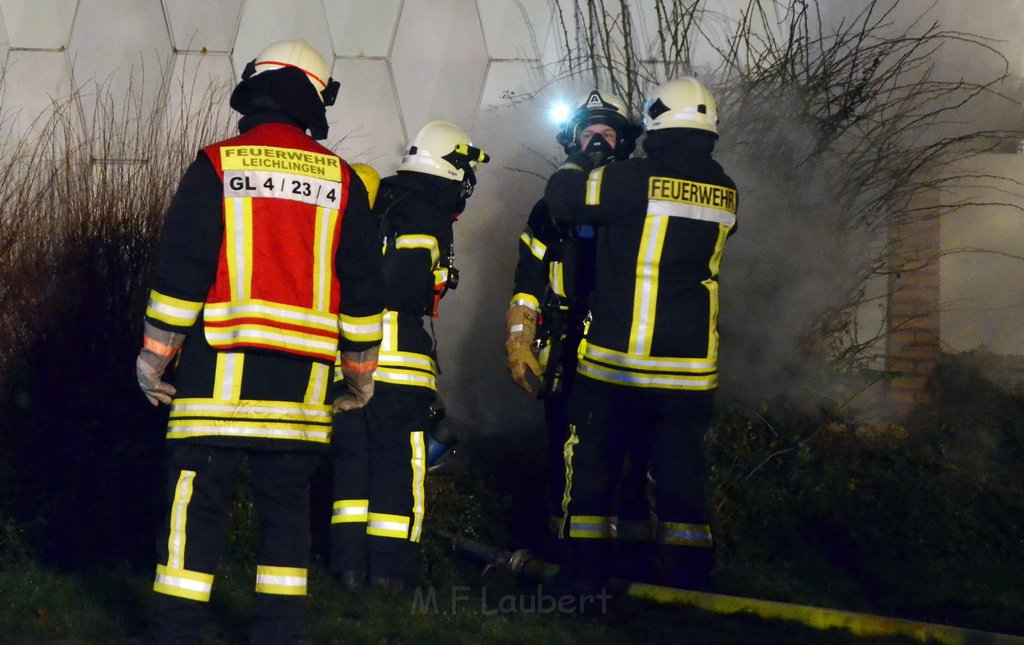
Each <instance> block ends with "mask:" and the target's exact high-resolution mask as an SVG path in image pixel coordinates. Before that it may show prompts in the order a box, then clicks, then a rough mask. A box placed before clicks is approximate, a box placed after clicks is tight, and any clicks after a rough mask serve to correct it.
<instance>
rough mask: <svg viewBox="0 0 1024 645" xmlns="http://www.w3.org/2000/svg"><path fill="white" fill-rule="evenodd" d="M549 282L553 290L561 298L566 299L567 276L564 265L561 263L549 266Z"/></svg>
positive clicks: (553, 263)
mask: <svg viewBox="0 0 1024 645" xmlns="http://www.w3.org/2000/svg"><path fill="white" fill-rule="evenodd" d="M548 282H550V283H551V290H552V291H554V292H555V295H556V296H558V297H559V298H565V297H566V295H565V276H564V265H563V263H561V262H552V263H551V264H549V265H548Z"/></svg>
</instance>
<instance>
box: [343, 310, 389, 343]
mask: <svg viewBox="0 0 1024 645" xmlns="http://www.w3.org/2000/svg"><path fill="white" fill-rule="evenodd" d="M340 320H341V335H342V336H343V337H345V338H346V339H347V340H350V341H354V342H366V343H375V342H380V340H381V338H382V337H383V335H384V312H381V313H379V314H374V315H372V316H346V315H345V314H342V315H341V316H340Z"/></svg>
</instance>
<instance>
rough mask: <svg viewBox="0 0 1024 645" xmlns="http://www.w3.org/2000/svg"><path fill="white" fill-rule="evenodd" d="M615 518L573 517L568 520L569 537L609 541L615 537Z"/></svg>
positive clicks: (597, 516)
mask: <svg viewBox="0 0 1024 645" xmlns="http://www.w3.org/2000/svg"><path fill="white" fill-rule="evenodd" d="M614 529H615V518H614V517H605V516H602V515H574V516H572V518H571V519H570V520H569V537H571V538H585V539H596V540H609V539H611V538H612V537H614V536H615V530H614Z"/></svg>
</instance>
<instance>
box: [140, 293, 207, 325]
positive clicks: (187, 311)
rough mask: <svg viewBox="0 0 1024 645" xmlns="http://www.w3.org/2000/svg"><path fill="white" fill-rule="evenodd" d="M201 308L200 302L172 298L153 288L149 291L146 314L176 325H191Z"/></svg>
mask: <svg viewBox="0 0 1024 645" xmlns="http://www.w3.org/2000/svg"><path fill="white" fill-rule="evenodd" d="M202 310H203V303H202V302H194V301H192V300H181V299H180V298H172V297H170V296H165V295H164V294H162V293H160V292H159V291H156V290H155V289H154V290H152V291H150V292H149V303H148V304H147V305H146V316H147V317H149V318H152V319H154V320H159V321H161V322H164V323H167V324H168V325H174V326H176V327H191V326H192V324H193V323H195V321H196V319H197V318H199V312H201V311H202Z"/></svg>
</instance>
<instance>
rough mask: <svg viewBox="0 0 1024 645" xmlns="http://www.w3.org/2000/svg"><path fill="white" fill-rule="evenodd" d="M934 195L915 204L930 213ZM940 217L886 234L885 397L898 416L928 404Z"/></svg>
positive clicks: (934, 355)
mask: <svg viewBox="0 0 1024 645" xmlns="http://www.w3.org/2000/svg"><path fill="white" fill-rule="evenodd" d="M937 203H938V195H937V191H934V192H930V193H929V194H927V195H924V196H922V197H921V198H918V199H917V200H915V203H914V205H913V206H914V207H915V208H932V207H934V206H936V205H937ZM939 226H940V223H939V218H938V217H934V216H930V215H929V216H926V217H925V219H923V220H921V221H917V222H912V223H905V224H899V225H896V226H894V227H893V228H892V229H891V230H890V242H891V249H892V250H891V252H890V255H889V268H890V270H891V271H892V273H891V274H890V277H889V296H888V307H887V311H888V314H887V316H886V322H887V328H888V335H887V338H886V356H887V368H888V370H889V371H890V372H891V373H892V374H893V378H892V379H891V380H890V381H889V388H888V389H889V395H890V399H891V400H892V402H893V403H894V404H895V405H896V407H897V408H898V410H899V411H901V412H907V411H909V410H910V409H911V408H912V407H913V406H915V405H919V404H922V403H927V402H929V400H930V394H929V392H928V391H927V390H926V389H925V386H926V383H927V379H928V378H929V376H931V374H932V372H933V371H934V370H935V367H936V365H938V362H939V353H940V352H939V297H940V294H939V261H938V252H939V245H940V238H939V233H940V228H939Z"/></svg>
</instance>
